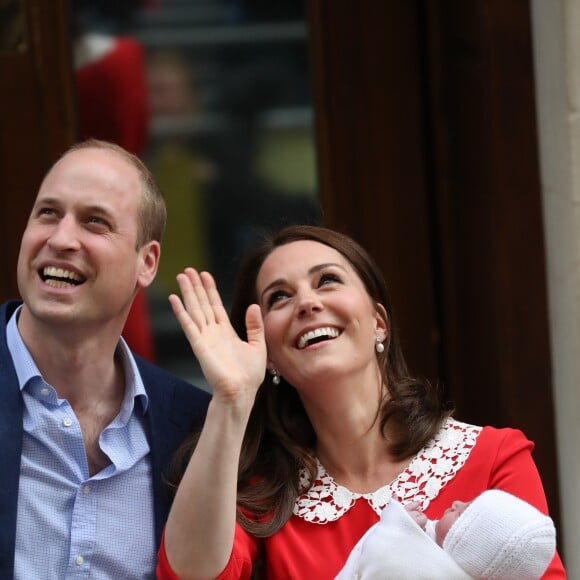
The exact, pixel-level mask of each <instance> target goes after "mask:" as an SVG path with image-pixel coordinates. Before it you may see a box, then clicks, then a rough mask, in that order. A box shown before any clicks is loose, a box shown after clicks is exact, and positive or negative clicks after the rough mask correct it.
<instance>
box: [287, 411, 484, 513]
mask: <svg viewBox="0 0 580 580" xmlns="http://www.w3.org/2000/svg"><path fill="white" fill-rule="evenodd" d="M480 432H481V427H476V426H474V425H468V424H466V423H461V422H459V421H456V420H455V419H447V420H446V421H445V423H444V424H443V426H442V427H441V429H440V430H439V432H438V433H437V435H436V436H435V437H434V438H433V440H432V441H430V442H429V443H428V444H427V445H426V446H425V447H423V449H421V451H419V453H417V455H416V456H415V457H414V458H413V460H412V461H411V463H410V464H409V465H408V466H407V468H406V469H405V470H404V471H403V472H402V473H401V474H400V475H399V476H398V477H397V478H396V479H394V480H393V481H392V482H391V483H389V484H388V485H385V486H384V487H381V488H380V489H378V490H376V491H374V492H372V493H354V492H352V491H350V490H349V489H347V488H346V487H344V486H342V485H339V484H338V483H336V482H335V481H334V479H332V477H331V476H330V475H329V474H328V473H326V470H325V469H324V467H323V466H322V464H321V463H320V462H319V461H318V460H317V466H318V473H317V475H316V481H315V482H314V485H313V486H312V487H311V488H310V489H309V490H308V491H307V492H306V493H304V494H302V495H301V496H299V497H298V499H297V500H296V503H295V505H294V514H295V515H297V516H298V517H301V518H303V519H305V520H306V521H308V522H311V523H314V524H326V523H328V522H333V521H335V520H338V519H339V518H340V517H342V516H343V515H344V514H345V513H346V512H348V510H349V509H350V508H351V507H352V506H353V505H354V504H355V502H356V501H357V500H358V499H360V498H363V499H365V500H366V501H367V502H368V503H369V505H370V506H371V507H372V508H373V510H374V511H375V512H376V513H377V515H380V513H381V511H382V510H383V508H384V507H385V506H386V505H387V503H388V501H389V498H391V497H394V498H395V499H396V500H398V501H399V502H401V503H403V504H405V503H408V502H410V501H418V502H420V503H421V508H422V509H426V508H427V506H428V505H429V504H430V503H431V500H432V499H434V498H435V497H436V496H437V495H438V493H439V491H440V490H441V489H442V488H443V487H445V485H446V484H447V483H448V482H449V481H450V480H451V479H453V477H454V476H455V474H456V473H457V472H458V471H459V470H460V469H461V468H462V467H463V465H464V463H465V462H466V461H467V458H468V457H469V454H470V453H471V450H472V449H473V447H474V446H475V442H476V440H477V437H478V435H479V434H480ZM307 481H308V476H307V473H306V470H304V469H302V470H301V471H300V482H301V483H306V482H307Z"/></svg>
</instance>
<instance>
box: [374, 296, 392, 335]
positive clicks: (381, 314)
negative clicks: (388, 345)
mask: <svg viewBox="0 0 580 580" xmlns="http://www.w3.org/2000/svg"><path fill="white" fill-rule="evenodd" d="M375 309H376V317H375V319H376V333H377V337H378V338H380V339H381V341H383V340H386V338H387V336H388V335H389V315H388V314H387V310H386V309H385V307H384V306H383V305H382V304H381V303H380V302H377V303H376V305H375Z"/></svg>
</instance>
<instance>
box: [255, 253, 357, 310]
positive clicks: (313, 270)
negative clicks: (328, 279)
mask: <svg viewBox="0 0 580 580" xmlns="http://www.w3.org/2000/svg"><path fill="white" fill-rule="evenodd" d="M329 267H336V268H340V269H341V270H342V271H344V272H346V268H345V267H344V266H342V265H341V264H337V263H336V262H325V263H324V264H316V266H312V268H310V269H309V270H308V274H316V272H320V270H325V269H326V268H329ZM285 282H286V279H285V278H277V279H276V280H274V281H273V282H270V283H269V284H268V285H267V286H266V287H265V288H264V289H263V290H262V293H261V294H260V304H261V303H262V300H263V299H264V294H266V293H267V292H268V291H269V290H271V289H272V288H275V287H276V286H281V285H283V284H284V283H285Z"/></svg>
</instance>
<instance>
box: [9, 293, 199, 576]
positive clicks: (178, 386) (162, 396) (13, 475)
mask: <svg viewBox="0 0 580 580" xmlns="http://www.w3.org/2000/svg"><path fill="white" fill-rule="evenodd" d="M19 304H20V302H18V301H11V302H7V303H5V304H3V305H2V306H1V308H0V578H12V577H13V570H14V547H15V546H14V544H15V538H16V503H17V500H18V481H19V478H20V454H21V452H22V434H23V428H22V413H23V401H22V397H21V394H20V388H19V386H18V379H17V376H16V370H15V369H14V364H13V361H12V357H11V356H10V352H9V351H8V346H7V344H6V324H7V322H8V320H9V319H10V316H11V315H12V313H13V312H14V310H15V309H16V308H17V307H18V306H19ZM192 356H193V355H192ZM135 358H136V359H137V366H138V367H139V371H140V372H141V377H142V379H143V383H144V384H145V389H146V391H147V394H148V395H149V408H148V411H147V413H146V415H145V417H146V427H147V432H148V438H149V446H150V448H151V466H152V473H153V501H154V511H155V537H156V542H157V545H159V543H160V541H161V533H162V530H163V526H164V524H165V521H166V520H167V516H168V514H169V507H170V505H171V494H170V492H169V489H168V488H167V485H166V484H165V480H164V476H165V473H166V472H165V470H166V469H167V466H168V465H169V462H170V458H171V456H172V454H173V453H174V451H175V450H176V449H177V447H178V446H179V445H180V443H181V442H182V441H183V439H184V438H185V436H186V435H187V434H188V433H190V432H191V431H193V430H198V429H199V428H200V427H201V425H202V423H203V420H204V418H205V414H206V411H207V405H208V403H209V399H210V395H209V393H208V392H207V391H204V390H202V389H199V388H197V387H193V386H192V385H190V384H189V383H187V382H185V381H182V380H181V379H178V378H177V377H174V376H173V375H171V374H169V373H167V372H165V371H163V370H162V369H160V368H159V367H156V366H155V365H152V364H150V363H148V362H147V361H145V360H143V359H141V358H139V357H135Z"/></svg>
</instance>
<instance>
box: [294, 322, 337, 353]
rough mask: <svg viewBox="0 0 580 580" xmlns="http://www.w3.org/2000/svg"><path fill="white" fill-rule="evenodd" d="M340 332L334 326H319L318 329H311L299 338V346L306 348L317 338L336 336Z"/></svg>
mask: <svg viewBox="0 0 580 580" xmlns="http://www.w3.org/2000/svg"><path fill="white" fill-rule="evenodd" d="M339 334H340V332H339V331H338V330H337V329H336V328H332V327H330V326H325V327H323V328H317V329H316V330H310V331H308V332H306V333H305V334H303V335H302V336H301V337H300V338H299V339H298V348H305V347H306V346H308V344H309V343H310V342H311V341H313V340H315V339H317V338H320V337H324V338H336V337H337V336H338V335H339Z"/></svg>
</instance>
